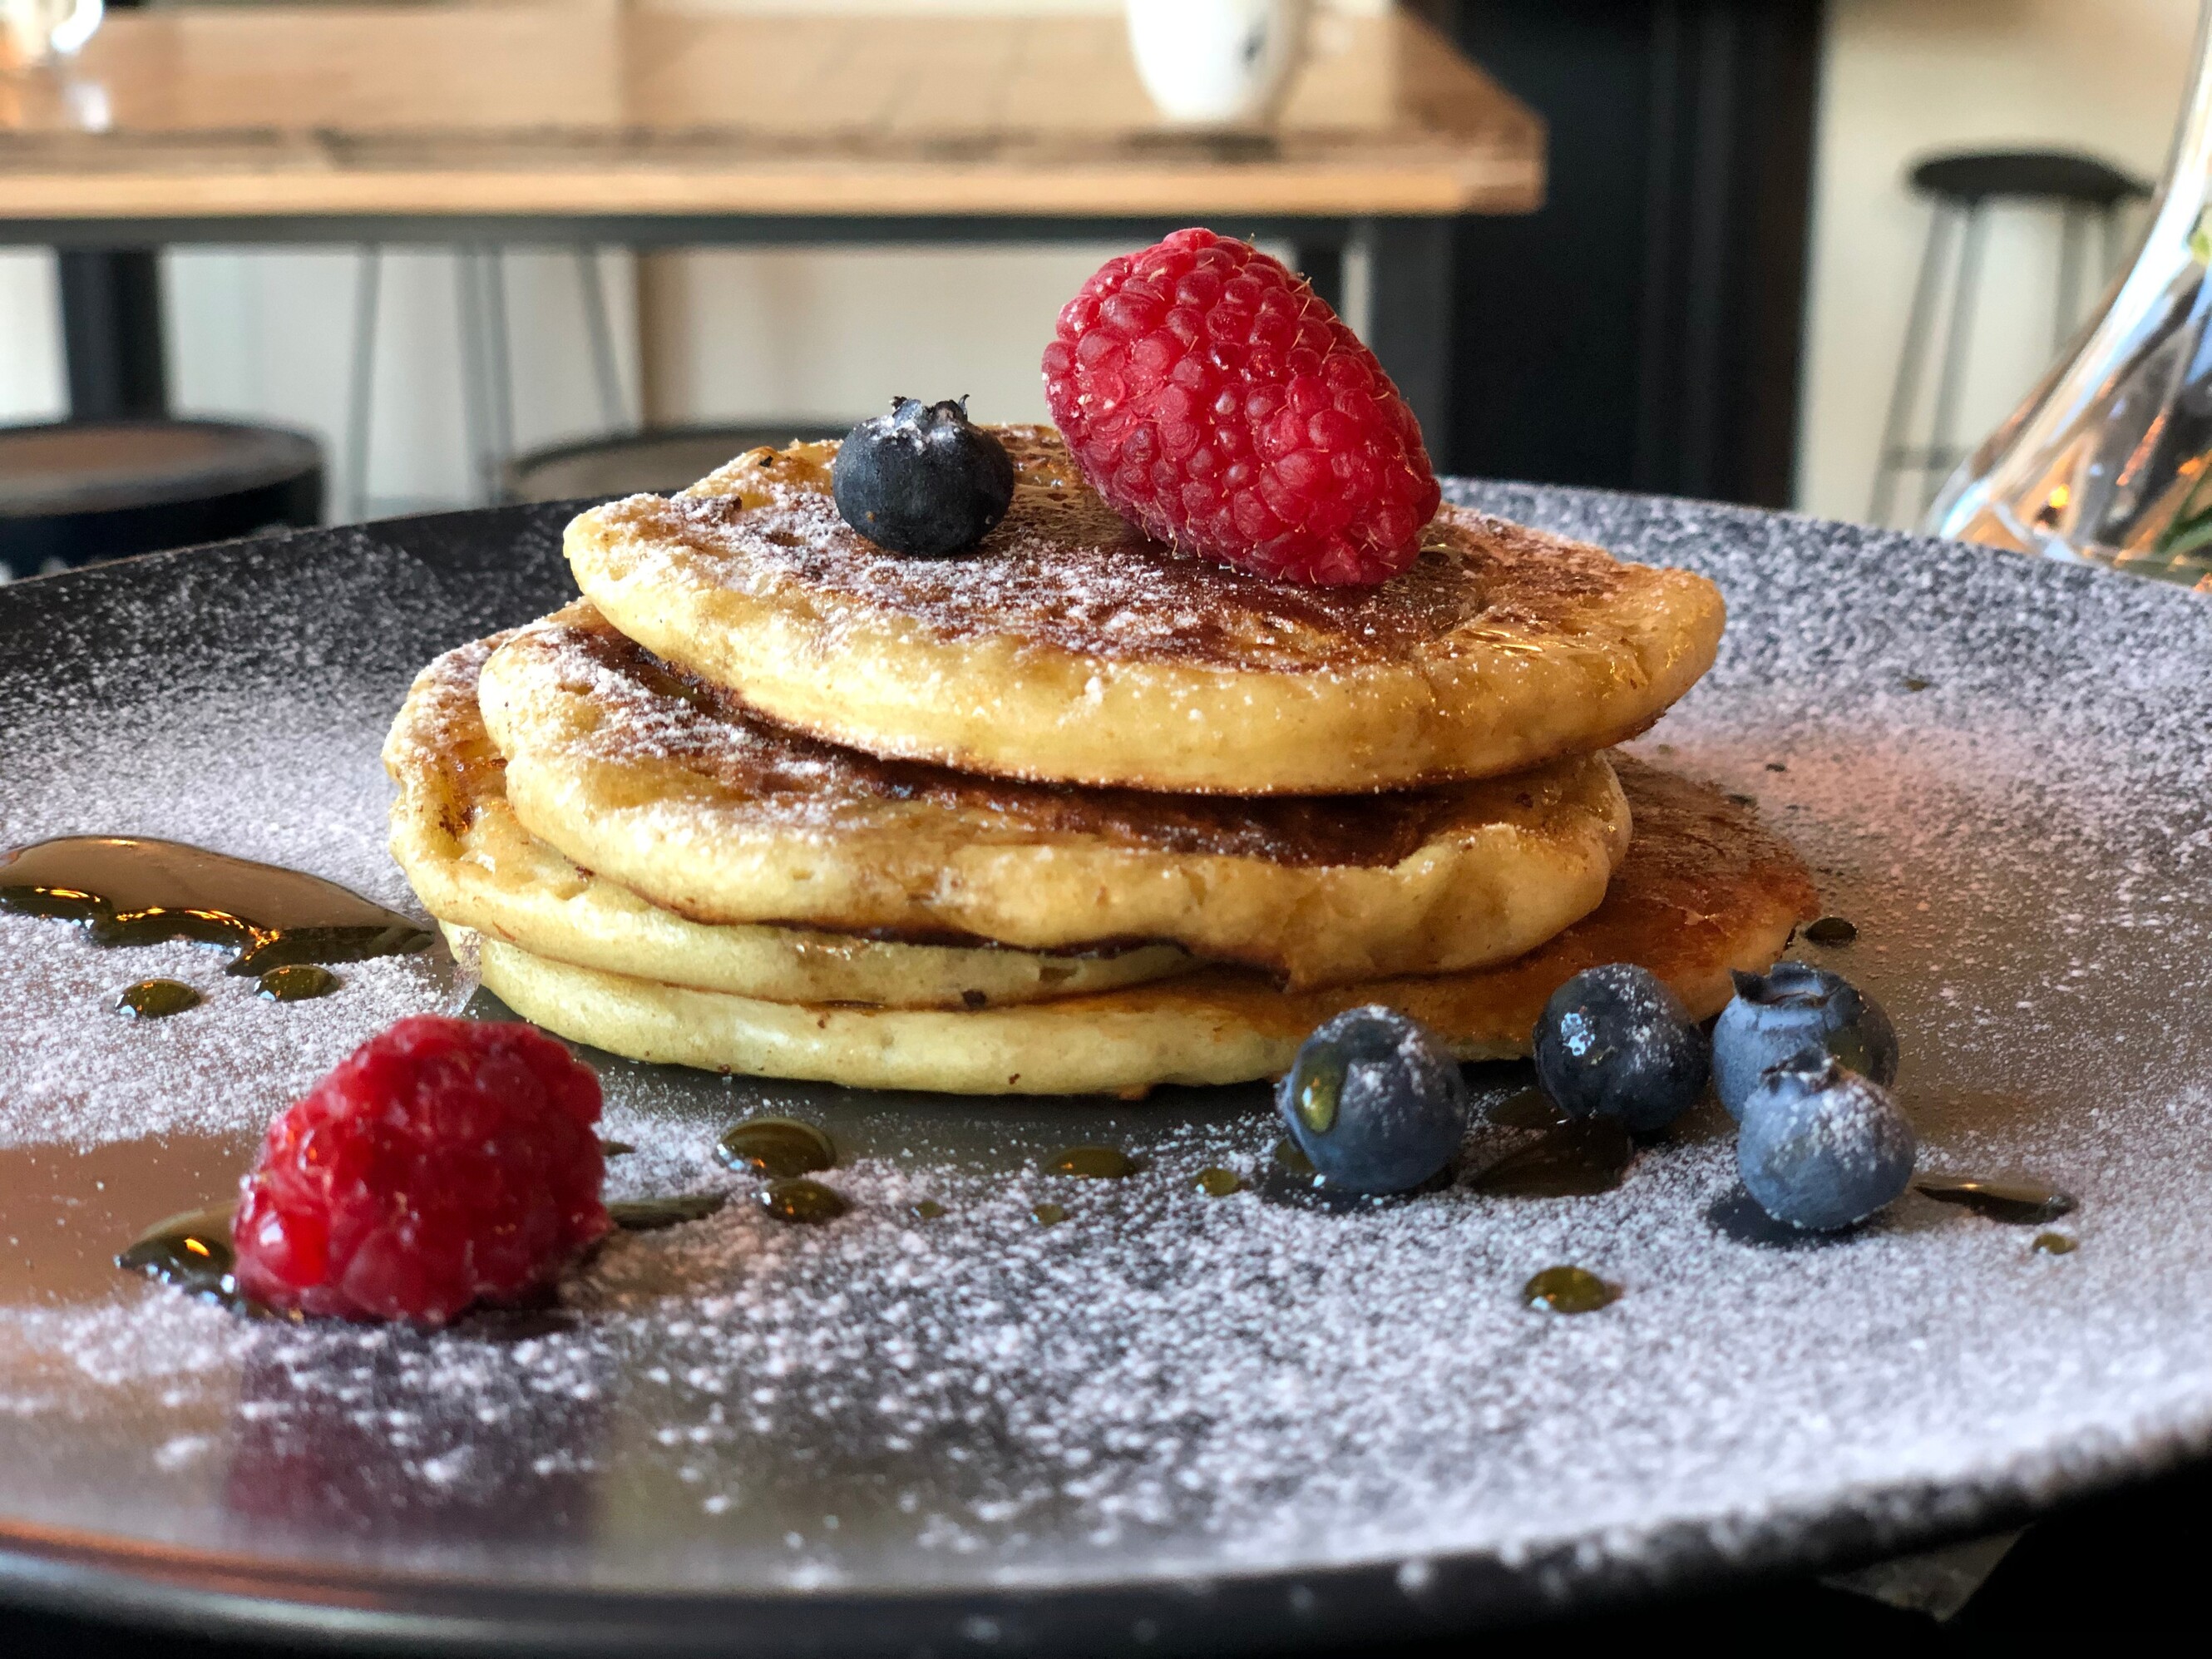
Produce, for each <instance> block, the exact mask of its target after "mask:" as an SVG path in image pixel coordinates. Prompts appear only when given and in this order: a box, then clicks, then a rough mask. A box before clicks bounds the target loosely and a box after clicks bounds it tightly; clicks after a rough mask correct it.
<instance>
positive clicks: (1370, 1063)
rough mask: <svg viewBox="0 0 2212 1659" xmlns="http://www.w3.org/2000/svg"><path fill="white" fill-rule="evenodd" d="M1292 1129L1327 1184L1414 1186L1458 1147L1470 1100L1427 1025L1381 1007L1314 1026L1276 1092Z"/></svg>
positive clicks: (1374, 1188) (1375, 1189)
mask: <svg viewBox="0 0 2212 1659" xmlns="http://www.w3.org/2000/svg"><path fill="white" fill-rule="evenodd" d="M1275 1106H1276V1109H1277V1110H1278V1111H1279V1112H1280V1113H1281V1114H1282V1115H1283V1121H1284V1122H1285V1124H1286V1125H1288V1126H1289V1128H1290V1132H1291V1139H1293V1140H1295V1141H1296V1142H1297V1145H1298V1146H1299V1148H1300V1150H1302V1151H1303V1152H1304V1153H1305V1155H1306V1157H1307V1158H1309V1159H1310V1160H1311V1162H1312V1164H1313V1166H1314V1169H1315V1170H1316V1173H1318V1174H1319V1175H1320V1176H1321V1178H1322V1181H1323V1182H1325V1183H1326V1184H1328V1186H1331V1187H1334V1188H1340V1189H1341V1190H1343V1191H1346V1192H1353V1193H1378V1194H1379V1193H1402V1192H1409V1191H1411V1190H1412V1189H1413V1188H1416V1187H1418V1186H1419V1185H1420V1184H1421V1183H1422V1182H1425V1181H1426V1180H1428V1179H1429V1177H1430V1176H1433V1175H1435V1174H1436V1173H1437V1171H1438V1170H1442V1169H1443V1168H1444V1167H1445V1165H1447V1164H1449V1163H1450V1162H1451V1161H1452V1159H1453V1158H1455V1157H1457V1156H1458V1154H1459V1147H1460V1142H1461V1141H1462V1139H1465V1137H1466V1134H1467V1122H1468V1092H1467V1083H1466V1080H1465V1079H1463V1078H1462V1077H1461V1075H1460V1070H1459V1065H1458V1063H1457V1062H1456V1061H1455V1060H1453V1059H1452V1057H1451V1055H1450V1054H1448V1053H1446V1052H1445V1050H1444V1047H1443V1044H1442V1043H1441V1042H1437V1039H1436V1037H1435V1036H1433V1035H1432V1034H1431V1032H1430V1031H1429V1030H1428V1029H1427V1028H1426V1027H1425V1026H1423V1025H1421V1024H1418V1023H1417V1022H1415V1021H1413V1020H1410V1019H1408V1018H1406V1017H1405V1016H1404V1015H1403V1014H1400V1013H1394V1012H1392V1011H1391V1010H1389V1009H1388V1008H1383V1007H1376V1006H1370V1007H1365V1008H1352V1009H1347V1010H1346V1012H1343V1013H1340V1014H1338V1015H1337V1016H1335V1017H1334V1018H1332V1019H1329V1020H1327V1021H1325V1022H1324V1023H1322V1024H1321V1025H1319V1026H1317V1027H1316V1028H1315V1030H1314V1033H1313V1035H1312V1036H1310V1037H1308V1038H1307V1039H1306V1040H1305V1042H1304V1043H1303V1044H1302V1045H1301V1046H1300V1047H1299V1048H1298V1055H1297V1060H1296V1061H1295V1062H1293V1063H1292V1065H1291V1071H1290V1075H1289V1076H1287V1077H1285V1079H1283V1081H1282V1084H1281V1085H1280V1087H1279V1088H1278V1090H1277V1091H1276V1094H1275Z"/></svg>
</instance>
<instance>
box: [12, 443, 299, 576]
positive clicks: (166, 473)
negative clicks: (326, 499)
mask: <svg viewBox="0 0 2212 1659" xmlns="http://www.w3.org/2000/svg"><path fill="white" fill-rule="evenodd" d="M322 516H323V452H322V447H321V446H320V445H319V444H318V443H316V441H314V440H313V438H310V437H308V436H307V435H306V434H305V433H300V432H289V431H286V430H284V429H283V428H280V427H266V426H242V425H239V424H237V423H235V422H228V421H58V422H48V423H45V424H41V425H37V426H15V427H0V580H11V579H13V578H15V577H20V576H35V575H39V574H43V573H46V572H50V571H53V570H60V569H65V568H69V567H70V566H73V565H81V564H94V563H98V562H101V561H103V560H106V559H120V558H126V557H128V556H131V554H134V553H152V552H156V551H158V550H161V549H162V548H167V547H188V546H191V545H192V544H195V543H197V542H213V541H223V540H226V539H228V538H231V537H234V536H246V535H251V534H252V532H255V531H257V530H264V529H267V528H268V527H270V526H272V525H296V526H311V525H316V524H319V523H320V522H322Z"/></svg>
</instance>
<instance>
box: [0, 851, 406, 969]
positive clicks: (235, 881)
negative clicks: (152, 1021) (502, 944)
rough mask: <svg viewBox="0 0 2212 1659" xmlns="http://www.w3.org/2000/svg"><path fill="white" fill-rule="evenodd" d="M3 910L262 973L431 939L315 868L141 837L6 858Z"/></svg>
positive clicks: (104, 939) (1, 878)
mask: <svg viewBox="0 0 2212 1659" xmlns="http://www.w3.org/2000/svg"><path fill="white" fill-rule="evenodd" d="M0 909H6V910H12V911H14V912H15V913H16V914H17V915H30V916H50V917H52V918H54V919H56V920H58V921H71V922H75V923H76V924H77V925H78V926H80V927H83V928H84V929H85V930H86V932H87V933H88V936H89V937H90V938H91V939H92V941H93V943H94V944H95V945H156V944H160V943H161V942H163V941H165V940H168V939H185V940H189V941H191V942H193V943H197V944H202V945H223V946H226V947H228V948H229V949H230V950H232V951H235V952H236V953H237V954H236V955H235V956H234V957H233V958H232V960H231V962H230V963H229V966H228V970H227V971H228V972H230V973H234V974H241V975H248V976H258V975H263V974H265V973H267V972H268V971H269V970H270V969H275V968H289V967H292V966H295V965H298V964H302V963H332V962H361V961H365V960H367V959H368V958H369V957H385V956H398V955H402V954H404V953H405V952H408V951H420V950H422V949H424V948H426V947H427V946H428V945H429V944H430V942H431V940H432V939H433V937H434V935H433V934H431V933H429V932H428V930H426V929H424V928H422V927H418V926H416V923H415V922H413V921H410V920H409V919H408V918H407V917H405V916H404V915H400V914H399V913H398V911H397V910H387V909H386V908H385V907H384V906H382V905H380V904H377V903H374V902H371V901H370V900H368V899H365V898H363V897H362V896H361V895H360V894H358V893H355V892H351V891H349V890H347V889H345V888H343V887H341V886H339V885H338V884H337V883H336V882H331V881H325V880H324V879H323V878H321V877H319V876H310V875H307V874H305V873H304V872H301V871H297V870H286V869H283V868H281V867H279V866H276V865H273V864H257V863H254V862H253V861H252V860H248V859H240V858H233V857H232V856H230V855H229V854H227V853H211V852H209V851H208V850H207V849H206V848H200V847H191V846H187V845H186V844H185V843H184V842H175V841H156V840H154V839H152V838H150V837H148V836H58V837H57V838H55V839H54V840H52V841H41V842H33V843H32V844H31V845H30V846H28V847H19V848H16V849H15V851H14V852H12V853H10V854H7V855H6V856H5V858H4V859H0Z"/></svg>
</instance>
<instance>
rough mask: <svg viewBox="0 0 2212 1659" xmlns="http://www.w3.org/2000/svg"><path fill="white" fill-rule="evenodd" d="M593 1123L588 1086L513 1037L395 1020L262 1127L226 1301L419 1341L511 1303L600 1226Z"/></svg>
mask: <svg viewBox="0 0 2212 1659" xmlns="http://www.w3.org/2000/svg"><path fill="white" fill-rule="evenodd" d="M597 1121H599V1079H598V1078H597V1077H596V1076H594V1075H593V1074H592V1071H591V1069H590V1068H589V1067H588V1066H584V1065H583V1064H581V1063H580V1061H578V1060H576V1059H575V1058H574V1056H573V1055H572V1054H569V1052H568V1049H567V1048H563V1047H562V1045H561V1044H560V1043H558V1042H555V1041H554V1040H553V1039H552V1038H550V1037H549V1036H544V1034H543V1033H541V1032H539V1031H537V1030H533V1029H532V1028H531V1027H530V1026H527V1025H493V1024H479V1023H477V1022H474V1021H470V1020H462V1019H447V1018H440V1017H438V1016H435V1015H428V1014H426V1015H421V1016H418V1017H416V1018H412V1019H403V1020H401V1021H400V1022H399V1023H398V1024H396V1025H394V1026H392V1029H391V1030H387V1031H386V1032H384V1033H383V1034H382V1035H380V1036H375V1037H372V1038H370V1039H369V1041H368V1042H365V1043H363V1044H362V1046H361V1047H360V1048H356V1050H355V1051H354V1052H353V1053H352V1054H350V1055H349V1056H348V1057H347V1058H346V1059H344V1060H341V1061H340V1062H339V1063H338V1065H337V1067H336V1068H335V1069H333V1070H332V1071H331V1073H330V1075H329V1076H327V1077H325V1079H323V1080H322V1081H321V1082H320V1083H319V1084H317V1085H315V1086H314V1088H313V1090H312V1091H310V1092H309V1093H308V1095H307V1097H306V1098H305V1099H303V1100H301V1101H300V1102H298V1103H295V1105H293V1106H292V1107H291V1108H290V1109H289V1110H287V1111H286V1112H284V1113H283V1115H281V1116H280V1117H278V1118H277V1120H276V1121H275V1122H274V1123H272V1124H270V1126H269V1136H268V1139H267V1140H266V1142H265V1143H264V1146H263V1148H262V1152H261V1164H260V1167H259V1168H258V1169H257V1170H254V1172H253V1173H252V1175H250V1176H246V1180H245V1182H243V1183H242V1185H241V1188H240V1204H239V1208H238V1216H237V1219H236V1220H235V1221H234V1222H233V1224H232V1229H231V1231H232V1238H233V1242H234V1244H235V1246H236V1248H237V1251H238V1267H237V1275H238V1287H239V1289H240V1291H243V1292H245V1294H246V1295H247V1296H249V1297H253V1298H255V1299H256V1300H258V1301H260V1302H263V1303H265V1304H268V1305H270V1306H271V1307H276V1308H283V1309H292V1310H298V1311H300V1312H301V1313H307V1314H317V1315H330V1316H338V1317H341V1318H349V1319H405V1320H413V1321H416V1322H419V1323H422V1324H426V1325H442V1324H444V1323H445V1322H447V1321H448V1320H450V1319H452V1318H453V1316H455V1315H456V1314H459V1313H460V1312H461V1311H462V1310H464V1309H465V1308H468V1307H469V1306H471V1304H475V1303H478V1302H494V1303H498V1302H512V1301H514V1300H516V1299H518V1298H520V1297H524V1296H526V1295H527V1294H528V1293H529V1292H530V1291H534V1290H538V1289H539V1288H541V1287H543V1286H544V1285H550V1284H551V1283H552V1282H553V1280H554V1279H556V1277H557V1276H558V1275H559V1273H560V1272H561V1270H562V1268H563V1267H566V1266H567V1265H568V1262H569V1261H571V1260H573V1259H574V1256H575V1255H577V1253H578V1252H579V1251H580V1250H581V1249H583V1248H584V1247H585V1246H586V1245H587V1244H589V1243H592V1241H593V1240H594V1239H597V1238H598V1237H600V1236H601V1235H602V1234H603V1233H605V1231H607V1230H608V1227H609V1226H610V1225H611V1223H610V1222H609V1220H608V1218H607V1211H606V1206H605V1204H603V1203H602V1202H600V1200H599V1183H600V1182H601V1180H602V1178H603V1177H604V1176H605V1158H604V1156H603V1155H602V1153H601V1152H600V1150H599V1137H598V1135H597V1134H596V1133H594V1132H593V1129H592V1125H593V1124H595V1123H596V1122H597Z"/></svg>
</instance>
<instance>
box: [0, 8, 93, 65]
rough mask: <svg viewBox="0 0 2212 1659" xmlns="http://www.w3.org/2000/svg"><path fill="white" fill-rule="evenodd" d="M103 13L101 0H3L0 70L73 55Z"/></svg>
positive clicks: (0, 12)
mask: <svg viewBox="0 0 2212 1659" xmlns="http://www.w3.org/2000/svg"><path fill="white" fill-rule="evenodd" d="M103 12H104V8H103V6H102V3H101V0H0V70H11V69H25V68H27V67H28V66H30V65H31V64H46V63H51V62H52V61H53V60H54V59H55V58H68V57H72V56H74V55H75V54H76V53H77V52H81V51H82V50H83V48H84V43H85V42H86V41H88V40H91V39H92V37H93V33H94V31H95V30H97V29H98V28H99V27H100V18H101V16H102V15H103Z"/></svg>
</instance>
